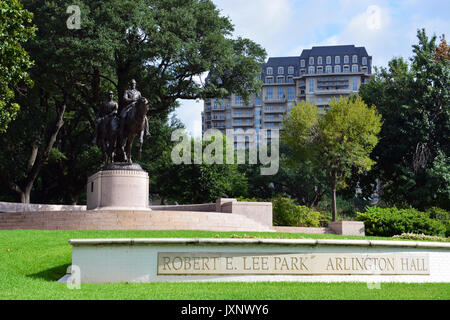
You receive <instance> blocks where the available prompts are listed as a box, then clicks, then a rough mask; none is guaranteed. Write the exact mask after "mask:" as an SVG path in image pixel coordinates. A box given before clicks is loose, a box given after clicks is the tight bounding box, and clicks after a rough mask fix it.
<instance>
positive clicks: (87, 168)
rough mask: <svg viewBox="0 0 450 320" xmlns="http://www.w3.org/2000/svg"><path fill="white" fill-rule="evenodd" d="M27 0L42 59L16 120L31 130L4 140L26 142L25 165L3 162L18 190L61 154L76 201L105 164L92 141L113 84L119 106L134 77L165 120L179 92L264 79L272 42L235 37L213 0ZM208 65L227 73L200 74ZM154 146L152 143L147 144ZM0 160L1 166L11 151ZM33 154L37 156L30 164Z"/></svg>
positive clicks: (214, 93)
mask: <svg viewBox="0 0 450 320" xmlns="http://www.w3.org/2000/svg"><path fill="white" fill-rule="evenodd" d="M23 3H24V8H25V9H27V10H28V11H30V12H33V13H34V20H33V21H34V23H35V24H36V26H37V28H38V30H37V32H36V37H35V39H33V40H32V41H29V42H28V43H27V44H26V45H25V49H26V50H27V51H28V52H29V53H30V56H31V57H32V59H33V60H34V61H35V65H34V66H33V68H31V69H30V74H31V79H32V80H33V81H34V83H35V85H34V87H33V88H32V89H28V90H26V91H25V92H23V95H21V96H20V97H17V100H18V101H19V102H20V104H21V105H22V106H23V109H26V110H24V112H23V113H21V115H20V119H18V121H19V122H20V126H21V130H22V132H27V133H28V137H27V138H26V139H21V138H20V135H21V132H20V131H18V130H15V131H14V132H11V134H10V135H7V136H5V137H4V138H3V139H2V141H0V147H5V148H6V147H9V149H8V150H11V149H13V148H14V144H13V143H12V142H16V141H18V144H19V145H20V146H21V147H20V148H21V149H20V150H21V152H20V153H19V154H15V155H14V161H15V163H17V164H20V165H17V166H14V167H11V169H10V170H9V171H5V170H1V171H0V183H2V185H4V186H7V187H9V188H10V189H11V190H14V192H16V193H18V194H19V195H20V197H21V199H30V195H29V192H30V190H31V187H32V186H33V184H34V182H35V181H39V182H42V183H44V182H45V181H46V179H43V180H42V179H41V180H39V178H38V177H39V172H40V170H41V169H42V168H43V167H44V164H46V163H47V161H48V160H52V161H54V162H56V163H58V165H57V166H55V167H53V168H54V169H55V170H57V171H56V172H55V171H54V175H55V176H58V177H60V178H61V179H60V180H58V182H57V183H58V184H63V183H64V181H71V186H73V188H72V187H71V188H65V189H64V190H58V192H60V193H66V194H64V195H61V196H60V197H59V198H61V199H71V200H70V201H71V202H76V201H78V199H79V197H80V195H81V194H82V193H83V192H84V185H85V181H86V178H87V175H88V174H90V173H93V171H95V170H97V169H98V168H99V167H100V166H101V162H100V160H99V159H100V158H99V157H98V149H97V148H96V147H93V146H91V140H92V134H93V131H94V126H95V114H97V110H98V108H99V106H100V103H101V102H102V100H103V99H105V94H106V92H107V91H108V90H113V92H115V97H116V99H117V100H118V102H119V108H122V107H123V105H124V103H123V99H122V96H123V93H124V91H125V90H126V89H127V86H128V84H129V81H130V80H131V79H133V78H134V79H136V81H137V83H138V88H137V89H138V90H139V91H140V92H141V93H142V95H143V96H145V97H146V98H147V99H148V100H149V102H150V109H151V110H150V115H151V118H156V119H161V120H163V121H167V117H168V115H169V113H170V112H171V111H173V110H174V109H175V108H176V107H177V106H178V101H179V99H200V98H208V97H209V98H211V97H225V96H228V95H229V94H230V93H231V92H236V93H241V94H242V96H243V97H245V96H246V95H249V94H251V93H252V92H255V91H257V90H259V89H260V86H259V85H260V82H259V80H258V79H257V76H258V75H259V73H260V63H261V62H263V61H264V59H265V50H264V49H263V48H262V47H260V46H259V45H258V44H256V43H254V42H252V41H251V40H249V39H244V38H233V37H232V36H231V35H232V32H233V25H232V23H231V21H230V19H229V18H228V17H223V16H221V14H220V12H219V10H218V9H217V8H216V7H215V5H214V4H213V2H212V1H208V0H133V1H131V0H111V1H99V0H97V1H95V0H94V1H91V0H90V1H87V0H76V1H72V0H71V1H68V0H61V1H42V0H23ZM74 5H76V6H78V7H79V8H80V28H79V29H76V28H75V29H73V28H70V29H69V28H68V27H67V19H68V18H69V16H70V14H68V13H67V8H68V7H69V6H74ZM210 71H211V72H214V74H216V75H218V76H219V77H221V81H208V82H207V83H204V82H202V79H203V78H204V76H205V74H207V73H208V72H210ZM19 122H18V123H17V124H18V125H19ZM62 123H63V125H62ZM150 130H152V128H150ZM54 133H56V135H54ZM53 138H55V139H53ZM147 147H148V148H152V147H153V145H152V144H148V143H147V145H146V144H144V149H145V148H147ZM10 152H14V151H13V150H11V151H10ZM49 157H50V158H49ZM3 160H4V161H5V162H4V163H2V166H3V165H4V167H7V166H10V163H11V161H13V160H12V159H11V157H9V158H8V157H4V159H3ZM29 164H33V165H35V166H34V168H35V169H33V170H32V172H31V171H30V169H29V167H30V165H29ZM31 167H33V166H31ZM35 172H36V173H37V174H34V173H35ZM36 179H37V180H36ZM43 187H44V188H50V186H48V185H46V186H43ZM24 193H25V194H24ZM26 193H28V194H26ZM42 193H44V192H43V191H42V192H40V194H42ZM66 201H67V200H66Z"/></svg>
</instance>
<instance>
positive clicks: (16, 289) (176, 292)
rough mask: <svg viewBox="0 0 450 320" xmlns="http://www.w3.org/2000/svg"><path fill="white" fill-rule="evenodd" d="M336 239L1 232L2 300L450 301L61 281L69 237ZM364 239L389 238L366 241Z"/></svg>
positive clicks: (258, 287)
mask: <svg viewBox="0 0 450 320" xmlns="http://www.w3.org/2000/svg"><path fill="white" fill-rule="evenodd" d="M169 237H174V238H215V237H222V238H230V237H257V238H333V239H341V238H346V239H361V238H362V237H348V236H346V237H342V236H336V235H304V234H287V233H251V232H246V233H238V232H221V233H218V232H206V231H37V230H13V231H0V299H2V300H8V299H37V300H47V299H49V300H51V299H108V300H109V299H119V300H126V299H148V300H180V299H181V300H197V299H198V300H216V299H219V300H228V299H232V300H234V299H239V300H267V299H269V300H280V299H281V300H291V299H293V300H305V299H308V300H319V299H370V300H372V299H386V300H396V299H405V300H406V299H433V300H437V299H444V300H449V299H450V284H448V283H442V284H405V283H399V284H391V283H382V284H381V288H380V289H370V288H369V287H368V285H367V284H366V283H294V282H289V283H285V282H283V283H278V282H263V283H140V284H136V283H115V284H95V285H94V284H81V289H79V290H70V289H69V288H67V286H66V285H65V284H63V283H58V282H57V280H58V279H59V278H61V277H62V276H63V275H64V274H65V273H66V270H67V267H68V266H69V265H70V264H71V256H72V247H71V246H70V245H69V244H68V240H69V239H77V238H169ZM363 239H388V238H375V237H366V238H363Z"/></svg>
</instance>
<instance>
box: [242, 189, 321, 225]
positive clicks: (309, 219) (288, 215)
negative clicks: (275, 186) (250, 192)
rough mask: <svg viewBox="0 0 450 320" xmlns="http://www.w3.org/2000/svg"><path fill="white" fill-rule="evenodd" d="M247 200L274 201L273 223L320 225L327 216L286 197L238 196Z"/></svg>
mask: <svg viewBox="0 0 450 320" xmlns="http://www.w3.org/2000/svg"><path fill="white" fill-rule="evenodd" d="M238 200H239V201H246V202H272V206H273V225H274V226H286V227H320V225H321V222H322V221H323V220H325V219H326V217H325V216H324V215H323V214H322V213H320V212H318V211H315V210H313V209H310V208H308V207H305V206H299V205H297V204H296V203H295V202H294V200H292V199H290V198H286V197H281V196H278V197H275V198H272V199H269V200H264V199H258V198H242V197H241V198H238Z"/></svg>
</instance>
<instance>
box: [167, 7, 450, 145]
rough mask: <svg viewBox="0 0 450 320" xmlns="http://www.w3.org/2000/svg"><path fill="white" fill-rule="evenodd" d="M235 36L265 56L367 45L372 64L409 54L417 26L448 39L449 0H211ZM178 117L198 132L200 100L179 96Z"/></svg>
mask: <svg viewBox="0 0 450 320" xmlns="http://www.w3.org/2000/svg"><path fill="white" fill-rule="evenodd" d="M213 2H214V3H215V4H216V6H217V7H218V8H219V9H220V10H221V14H222V15H224V16H228V17H229V18H230V19H231V21H232V23H233V24H234V26H235V33H234V34H235V36H242V37H246V38H249V39H252V40H253V41H255V42H257V43H259V44H260V45H262V46H263V47H264V48H265V49H266V51H267V54H268V56H272V57H277V56H298V55H300V53H301V51H302V50H303V49H309V48H311V47H312V46H317V45H345V44H354V45H356V46H364V47H366V49H367V51H368V53H369V54H370V55H371V56H372V57H373V64H374V65H375V66H386V65H387V63H388V61H389V60H390V59H391V58H392V57H394V56H395V57H399V56H401V57H404V58H409V57H410V56H411V53H412V49H411V46H412V45H413V44H415V43H417V41H416V34H417V29H419V28H425V29H426V30H427V33H428V34H429V35H431V34H436V35H441V34H446V38H447V40H448V39H449V38H450V19H449V16H450V1H448V0H403V1H400V0H391V1H389V0H312V1H311V0H213ZM180 104H181V106H180V107H179V108H178V109H177V110H176V111H175V114H176V116H177V117H178V118H179V119H180V120H181V121H182V122H183V123H184V124H185V126H186V128H187V130H188V132H190V133H191V135H193V136H197V137H198V136H200V135H201V111H202V110H203V101H197V102H196V101H186V100H181V101H180Z"/></svg>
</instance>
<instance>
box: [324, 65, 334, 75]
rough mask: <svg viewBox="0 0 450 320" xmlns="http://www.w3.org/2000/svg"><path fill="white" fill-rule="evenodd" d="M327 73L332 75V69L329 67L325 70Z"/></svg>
mask: <svg viewBox="0 0 450 320" xmlns="http://www.w3.org/2000/svg"><path fill="white" fill-rule="evenodd" d="M325 71H326V73H332V72H333V71H332V67H331V66H327V67H326V69H325Z"/></svg>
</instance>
